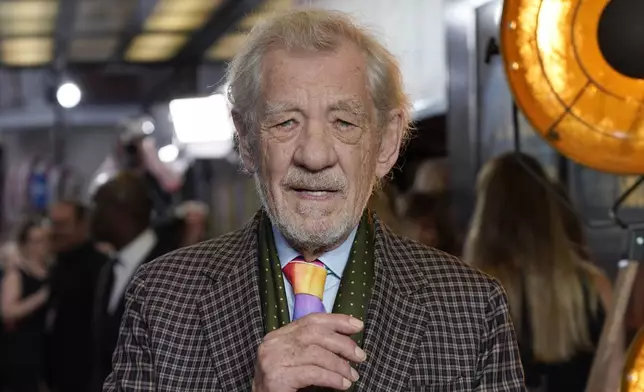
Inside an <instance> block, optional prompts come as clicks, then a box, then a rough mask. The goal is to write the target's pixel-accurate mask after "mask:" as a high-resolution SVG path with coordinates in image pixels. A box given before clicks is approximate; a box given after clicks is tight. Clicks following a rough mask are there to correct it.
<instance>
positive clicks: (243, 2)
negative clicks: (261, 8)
mask: <svg viewBox="0 0 644 392" xmlns="http://www.w3.org/2000/svg"><path fill="white" fill-rule="evenodd" d="M261 2H262V1H261V0H227V1H226V2H225V3H223V4H222V5H221V6H220V7H219V8H218V9H217V10H216V11H215V12H214V13H213V15H212V16H211V18H210V19H209V20H208V22H206V24H205V25H204V27H203V28H202V29H201V30H199V31H197V32H196V33H195V34H194V35H193V36H192V38H191V39H190V41H188V43H187V44H186V45H185V46H184V47H183V48H182V49H181V50H180V51H179V53H178V54H177V56H176V57H175V58H174V60H173V61H174V62H176V63H179V64H186V63H192V64H195V63H199V62H200V61H201V59H202V57H203V54H204V52H206V50H207V49H208V48H210V46H212V44H213V43H214V42H215V41H216V40H217V39H218V38H220V37H221V36H223V35H224V34H225V33H226V32H227V31H229V30H230V29H231V28H233V27H234V26H235V25H236V24H237V22H238V21H239V20H240V19H241V18H242V17H244V16H245V15H246V14H248V13H250V12H251V11H252V10H253V9H254V8H255V7H257V6H258V5H259V4H260V3H261Z"/></svg>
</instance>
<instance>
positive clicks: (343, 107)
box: [329, 99, 365, 118]
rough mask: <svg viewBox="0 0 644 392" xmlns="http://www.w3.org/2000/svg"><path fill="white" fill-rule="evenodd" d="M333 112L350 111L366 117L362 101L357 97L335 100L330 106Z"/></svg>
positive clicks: (355, 114)
mask: <svg viewBox="0 0 644 392" xmlns="http://www.w3.org/2000/svg"><path fill="white" fill-rule="evenodd" d="M329 111H331V112H348V113H351V114H353V115H354V116H356V117H361V118H364V117H365V109H364V106H363V105H362V103H361V102H360V101H358V100H355V99H345V100H341V101H338V102H335V103H334V104H333V105H331V107H330V108H329Z"/></svg>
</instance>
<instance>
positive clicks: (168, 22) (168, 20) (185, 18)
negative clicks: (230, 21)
mask: <svg viewBox="0 0 644 392" xmlns="http://www.w3.org/2000/svg"><path fill="white" fill-rule="evenodd" d="M207 18H208V14H203V13H189V14H161V13H158V14H154V15H152V16H151V17H150V18H148V20H147V21H146V22H145V30H147V31H192V30H195V29H197V28H199V27H201V26H202V25H203V24H204V23H205V22H206V19H207Z"/></svg>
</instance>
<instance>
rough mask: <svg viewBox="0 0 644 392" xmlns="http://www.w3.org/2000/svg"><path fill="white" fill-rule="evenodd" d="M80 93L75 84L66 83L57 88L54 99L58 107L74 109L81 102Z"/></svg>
mask: <svg viewBox="0 0 644 392" xmlns="http://www.w3.org/2000/svg"><path fill="white" fill-rule="evenodd" d="M81 97H82V93H81V90H80V88H78V86H77V85H76V84H75V83H72V82H67V83H64V84H62V85H61V86H60V87H58V91H57V92H56V99H57V100H58V103H59V104H60V106H62V107H64V108H66V109H71V108H74V107H76V106H77V105H78V104H79V103H80V101H81Z"/></svg>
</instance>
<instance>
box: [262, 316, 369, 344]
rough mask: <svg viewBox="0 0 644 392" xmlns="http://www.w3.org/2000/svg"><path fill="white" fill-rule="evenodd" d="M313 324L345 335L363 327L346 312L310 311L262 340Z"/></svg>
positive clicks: (361, 323)
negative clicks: (310, 312)
mask: <svg viewBox="0 0 644 392" xmlns="http://www.w3.org/2000/svg"><path fill="white" fill-rule="evenodd" d="M313 325H316V326H322V327H324V328H326V329H330V330H333V331H336V332H339V333H342V334H345V335H353V334H356V333H358V332H360V331H361V330H362V329H363V328H364V323H363V322H362V321H360V320H358V319H357V318H355V317H351V316H348V315H346V314H335V313H312V314H310V315H308V316H305V317H302V318H301V319H298V320H296V321H294V322H292V323H289V324H287V325H285V326H284V327H282V328H279V329H276V330H275V331H271V332H270V333H268V334H267V335H266V336H265V337H264V341H267V340H272V339H275V338H278V337H280V336H284V335H286V334H289V333H291V332H293V331H294V330H296V329H298V328H302V327H310V326H313Z"/></svg>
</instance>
